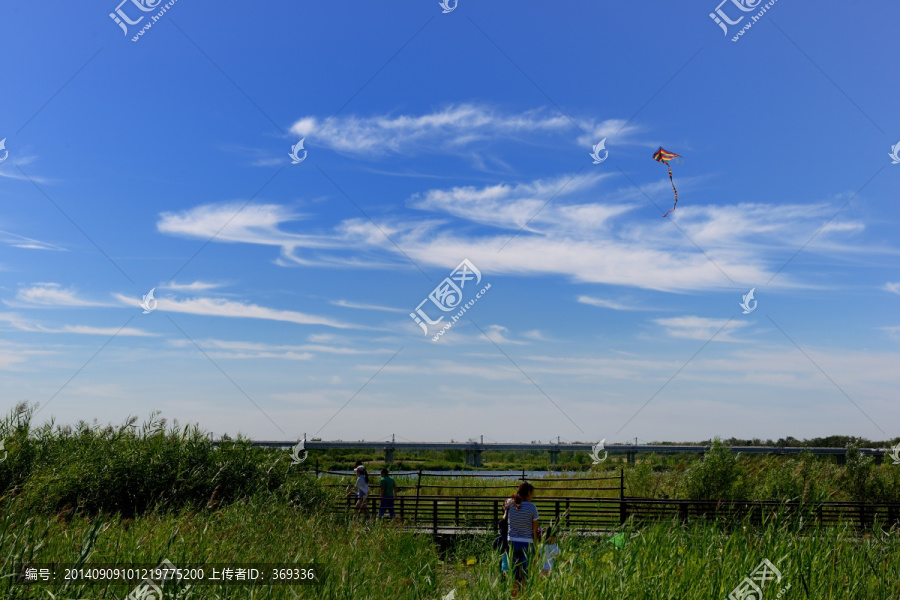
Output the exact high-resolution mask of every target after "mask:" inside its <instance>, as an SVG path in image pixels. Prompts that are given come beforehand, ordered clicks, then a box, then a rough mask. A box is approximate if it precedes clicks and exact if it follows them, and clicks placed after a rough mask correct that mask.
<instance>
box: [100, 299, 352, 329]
mask: <svg viewBox="0 0 900 600" xmlns="http://www.w3.org/2000/svg"><path fill="white" fill-rule="evenodd" d="M115 296H116V298H118V300H119V301H120V302H122V303H123V304H127V305H129V306H135V307H139V306H140V300H139V299H137V298H131V297H129V296H124V295H122V294H116V295H115ZM156 310H159V311H162V312H176V313H185V314H190V315H204V316H210V317H231V318H242V319H264V320H269V321H283V322H286V323H295V324H297V325H324V326H326V327H335V328H337V329H366V327H363V326H359V325H353V324H351V323H344V322H342V321H337V320H335V319H331V318H329V317H323V316H320V315H311V314H307V313H302V312H298V311H294V310H282V309H277V308H269V307H266V306H260V305H258V304H252V303H246V302H240V301H237V300H226V299H224V298H209V297H197V298H185V299H178V298H172V297H165V296H163V297H160V298H157V306H156Z"/></svg>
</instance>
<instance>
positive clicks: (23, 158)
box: [0, 144, 50, 183]
mask: <svg viewBox="0 0 900 600" xmlns="http://www.w3.org/2000/svg"><path fill="white" fill-rule="evenodd" d="M6 149H7V150H9V153H10V155H9V157H8V159H7V160H5V161H4V162H3V163H0V177H6V178H7V179H18V180H22V181H34V182H35V183H50V180H49V179H46V178H44V177H40V176H39V175H35V174H34V173H28V176H27V177H26V176H25V175H23V174H22V172H21V171H20V170H19V169H17V168H16V167H24V166H27V165H30V164H31V163H33V162H34V161H36V160H37V156H35V155H33V154H18V153H17V152H16V151H15V150H14V149H11V148H10V147H9V145H8V144H7V148H6Z"/></svg>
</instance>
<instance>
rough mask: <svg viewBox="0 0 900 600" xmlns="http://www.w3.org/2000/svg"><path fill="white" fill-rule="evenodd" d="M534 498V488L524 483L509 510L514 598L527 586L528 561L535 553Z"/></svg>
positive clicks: (512, 500) (535, 521)
mask: <svg viewBox="0 0 900 600" xmlns="http://www.w3.org/2000/svg"><path fill="white" fill-rule="evenodd" d="M533 498H534V486H533V485H531V484H530V483H528V482H527V481H526V482H523V483H522V484H521V485H520V486H519V489H518V490H517V491H516V493H515V494H513V495H512V498H511V499H510V500H511V502H509V507H508V508H507V518H508V519H509V533H508V539H509V546H510V550H512V571H513V574H514V576H515V578H516V587H515V588H514V589H513V597H516V596H517V595H518V593H519V590H520V589H521V588H522V587H524V585H525V577H526V575H527V574H528V559H529V556H530V555H531V554H532V553H533V544H534V542H535V540H536V539H537V530H538V510H537V507H536V506H535V505H534V504H532V503H531V500H532V499H533Z"/></svg>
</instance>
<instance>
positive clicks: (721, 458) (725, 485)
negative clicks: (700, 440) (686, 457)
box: [684, 438, 749, 500]
mask: <svg viewBox="0 0 900 600" xmlns="http://www.w3.org/2000/svg"><path fill="white" fill-rule="evenodd" d="M684 479H685V481H684V487H685V494H686V496H687V497H688V498H690V499H691V500H742V499H745V498H746V497H747V496H748V493H749V485H748V482H747V469H746V468H745V467H744V466H743V465H741V464H740V462H739V461H738V458H737V456H735V455H734V454H733V453H732V452H731V450H730V449H729V448H728V447H727V446H725V444H723V443H722V440H721V439H719V438H716V439H715V440H714V441H713V444H712V447H711V448H710V451H709V453H708V454H707V455H706V456H704V457H703V459H702V460H700V461H697V462H695V463H694V464H692V465H691V466H690V467H688V469H687V470H686V471H685V474H684Z"/></svg>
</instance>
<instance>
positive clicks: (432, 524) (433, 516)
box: [431, 498, 438, 535]
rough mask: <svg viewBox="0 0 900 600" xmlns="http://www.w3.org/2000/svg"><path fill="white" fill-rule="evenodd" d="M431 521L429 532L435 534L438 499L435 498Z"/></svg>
mask: <svg viewBox="0 0 900 600" xmlns="http://www.w3.org/2000/svg"><path fill="white" fill-rule="evenodd" d="M431 514H432V519H433V520H432V523H431V532H432V534H434V535H437V529H438V501H437V498H435V499H434V508H433V510H432V513H431Z"/></svg>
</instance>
